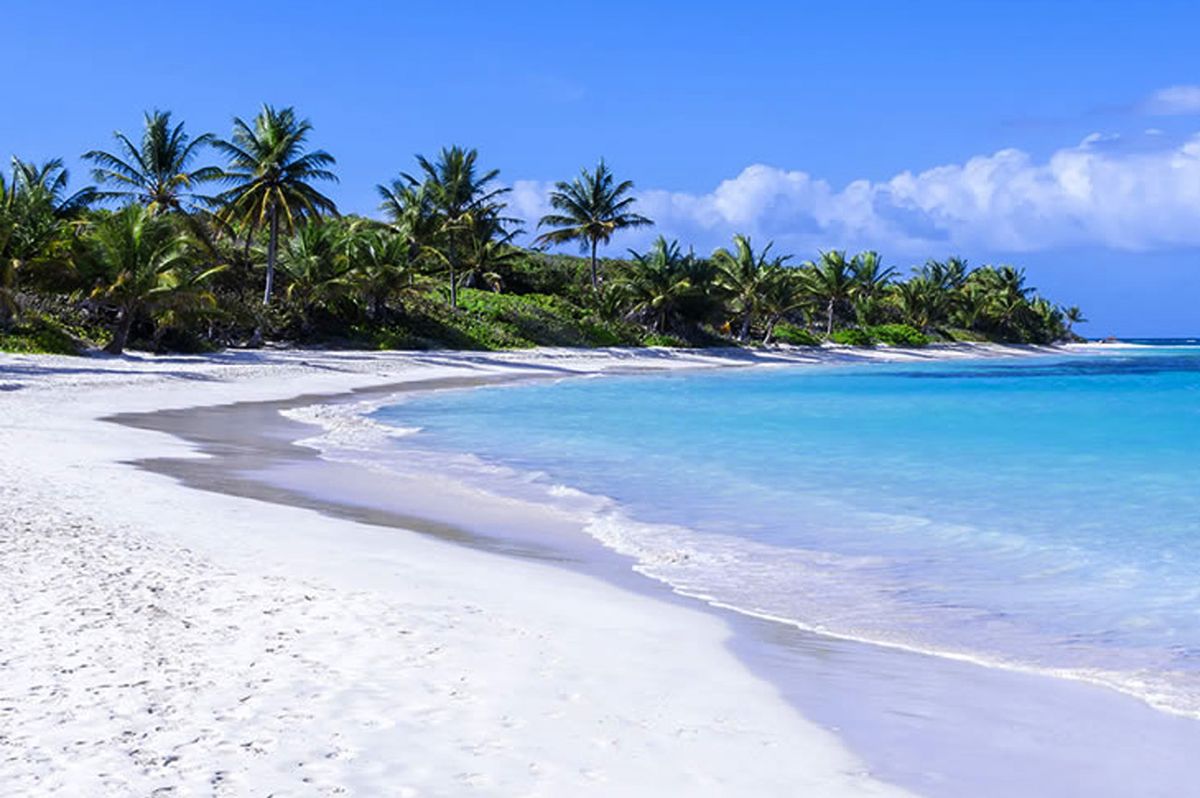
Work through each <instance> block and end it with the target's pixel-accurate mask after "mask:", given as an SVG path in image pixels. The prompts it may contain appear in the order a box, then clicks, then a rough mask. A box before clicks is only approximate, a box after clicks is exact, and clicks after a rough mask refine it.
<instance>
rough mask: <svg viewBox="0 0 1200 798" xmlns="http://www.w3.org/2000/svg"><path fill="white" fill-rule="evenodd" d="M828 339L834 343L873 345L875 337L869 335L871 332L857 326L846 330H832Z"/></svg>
mask: <svg viewBox="0 0 1200 798" xmlns="http://www.w3.org/2000/svg"><path fill="white" fill-rule="evenodd" d="M829 340H831V341H833V342H834V343H835V344H843V345H845V346H874V345H875V339H874V338H872V337H871V333H869V332H867V331H866V330H860V329H858V328H851V329H848V330H834V332H833V335H831V336H829Z"/></svg>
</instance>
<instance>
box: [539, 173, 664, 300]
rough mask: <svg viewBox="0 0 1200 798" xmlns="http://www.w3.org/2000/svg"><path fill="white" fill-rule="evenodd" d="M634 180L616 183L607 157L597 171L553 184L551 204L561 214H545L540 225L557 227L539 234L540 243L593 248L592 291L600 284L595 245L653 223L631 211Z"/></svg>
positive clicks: (580, 174)
mask: <svg viewBox="0 0 1200 798" xmlns="http://www.w3.org/2000/svg"><path fill="white" fill-rule="evenodd" d="M632 190H633V181H631V180H625V181H623V182H621V183H617V182H616V180H615V178H614V177H613V174H612V172H611V171H609V169H608V166H607V165H605V163H604V160H603V159H601V160H600V163H599V165H598V166H596V169H595V171H592V172H589V171H588V170H587V169H584V170H582V171H581V172H580V173H579V177H577V178H575V179H574V180H572V181H571V182H570V183H567V182H565V181H560V182H558V183H555V184H554V191H552V192H551V193H550V206H551V207H552V208H554V209H555V210H557V211H559V213H551V214H547V215H546V216H543V217H542V218H541V220H540V221H538V227H543V226H547V227H554V228H557V229H555V230H549V231H547V232H545V233H543V234H542V235H540V236H538V237H537V239H536V242H537V243H539V244H563V243H566V242H568V241H578V242H579V247H580V249H581V250H584V251H586V250H587V249H588V247H589V246H590V247H591V262H590V263H591V275H592V290H596V289H597V288H598V287H599V285H600V282H599V279H600V278H599V276H598V274H597V268H596V248H597V247H598V246H599V245H600V244H607V243H608V242H609V241H611V240H612V236H613V233H615V232H617V231H618V230H624V229H627V228H632V227H647V226H649V225H652V224H654V222H652V221H650V220H649V219H647V218H646V217H645V216H641V215H639V214H636V213H633V211H632V210H630V209H631V208H632V207H633V205H634V203H635V202H636V201H637V200H636V199H635V198H634V197H631V196H627V195H628V194H629V192H630V191H632Z"/></svg>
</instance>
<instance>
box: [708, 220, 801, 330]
mask: <svg viewBox="0 0 1200 798" xmlns="http://www.w3.org/2000/svg"><path fill="white" fill-rule="evenodd" d="M733 246H734V250H735V251H734V252H732V253H731V252H730V251H729V250H727V249H718V250H717V251H716V252H714V253H713V258H712V259H713V263H715V264H716V266H717V269H718V270H719V273H718V276H717V283H718V284H719V285H720V286H721V288H723V289H724V290H725V291H726V292H727V293H728V295H729V298H730V299H731V300H732V302H733V306H734V310H735V311H736V312H737V313H739V314H740V315H741V317H742V326H741V331H740V333H739V334H738V340H740V341H745V340H746V339H747V338H748V337H749V336H750V327H751V325H752V324H753V323H754V319H755V317H756V316H758V315H759V313H760V311H761V307H760V306H761V302H762V298H763V294H764V288H765V287H766V286H767V285H768V284H769V283H770V282H771V281H772V280H774V279H775V272H776V271H777V270H779V269H780V268H782V266H783V264H784V263H785V262H786V261H787V260H788V258H790V257H791V256H790V255H781V256H778V257H775V258H772V257H770V254H771V247H772V246H773V243H771V244H767V246H766V247H764V248H763V250H762V251H761V252H759V253H757V254H755V252H754V247H753V245H751V243H750V238H749V237H748V236H743V235H735V236H734V237H733Z"/></svg>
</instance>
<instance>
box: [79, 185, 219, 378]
mask: <svg viewBox="0 0 1200 798" xmlns="http://www.w3.org/2000/svg"><path fill="white" fill-rule="evenodd" d="M84 243H85V247H86V261H87V262H86V265H85V272H86V273H87V274H88V275H89V276H92V277H94V278H95V280H96V285H95V288H94V289H93V290H92V292H91V298H92V299H93V300H95V301H97V302H99V303H100V304H102V305H105V306H108V307H110V308H111V309H113V310H115V311H116V316H115V321H114V323H113V330H112V340H111V341H110V342H109V344H108V346H107V347H105V351H107V352H109V353H111V354H116V355H119V354H121V352H123V351H124V349H125V345H126V344H127V343H128V340H129V333H130V331H131V330H132V328H133V324H134V322H135V321H137V319H138V318H139V316H140V315H141V314H142V313H144V312H152V311H155V310H158V309H163V308H169V309H171V310H174V311H178V310H179V309H181V308H183V307H185V306H193V307H196V306H205V305H212V304H214V303H215V300H213V298H212V296H211V295H210V294H208V293H207V292H206V291H205V290H204V284H205V283H206V282H207V281H208V280H209V278H210V277H212V276H213V275H215V274H217V273H218V272H220V271H221V270H222V269H223V268H224V267H216V268H212V269H208V270H195V269H193V268H192V264H191V260H190V257H189V256H190V254H191V253H190V247H189V240H188V237H187V236H186V235H185V234H183V233H182V232H181V231H180V230H179V229H178V228H177V227H176V226H175V225H174V224H173V223H172V222H171V221H170V220H169V219H164V218H161V217H155V216H154V215H153V214H151V213H150V211H149V210H147V209H146V208H144V207H142V206H141V205H129V206H127V207H126V208H124V209H122V210H120V211H117V212H116V213H113V214H109V215H107V216H104V217H102V218H101V219H100V220H99V221H97V222H96V223H95V224H94V225H93V226H92V227H91V228H90V229H89V230H88V232H87V234H86V238H85V242H84Z"/></svg>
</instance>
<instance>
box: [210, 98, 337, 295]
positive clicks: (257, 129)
mask: <svg viewBox="0 0 1200 798" xmlns="http://www.w3.org/2000/svg"><path fill="white" fill-rule="evenodd" d="M310 132H312V124H311V123H309V121H308V120H307V119H298V118H297V117H296V112H295V110H294V109H292V108H283V109H281V110H276V109H275V108H273V107H271V106H270V105H264V106H263V107H262V111H260V112H259V114H258V116H256V117H255V118H254V120H253V123H252V124H247V123H246V122H244V121H243V120H242V119H240V118H236V117H235V118H234V120H233V138H232V140H230V141H224V140H215V141H213V146H215V147H216V148H217V149H219V150H221V151H222V152H224V153H225V154H226V155H227V156H228V157H229V169H227V170H224V171H223V172H222V173H221V179H223V180H225V181H226V182H228V183H232V184H233V186H232V187H231V188H230V189H229V190H227V191H225V192H223V193H222V194H221V195H220V196H219V197H217V200H218V202H220V203H221V204H222V205H223V206H224V208H223V210H222V211H221V212H220V216H221V218H222V219H223V220H224V221H227V222H235V221H236V222H239V223H241V224H242V225H244V227H245V229H246V236H247V241H249V240H250V239H251V238H252V237H253V235H254V233H255V232H257V231H258V230H259V229H261V228H262V227H263V226H264V225H265V226H267V227H268V229H269V231H270V232H269V238H268V243H267V282H266V286H265V288H264V289H263V304H264V305H269V304H271V291H272V289H273V287H274V285H275V261H276V257H277V255H278V252H279V231H280V227H281V226H282V228H283V230H284V232H286V233H291V232H292V231H293V230H294V229H295V228H296V225H297V222H298V221H299V220H301V219H306V218H314V217H320V216H321V215H322V214H332V215H335V216H336V215H337V206H336V205H334V202H333V200H331V199H329V197H326V196H325V195H324V194H322V193H321V192H319V191H317V190H316V189H315V188H313V186H312V183H313V182H315V181H318V180H324V181H332V182H337V175H335V174H334V173H333V172H331V171H330V170H329V169H328V167H330V166H332V165H333V164H334V163H335V161H334V158H333V156H332V155H330V154H329V153H327V152H325V151H324V150H313V151H311V152H309V151H307V147H306V142H307V140H308V134H309V133H310Z"/></svg>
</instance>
